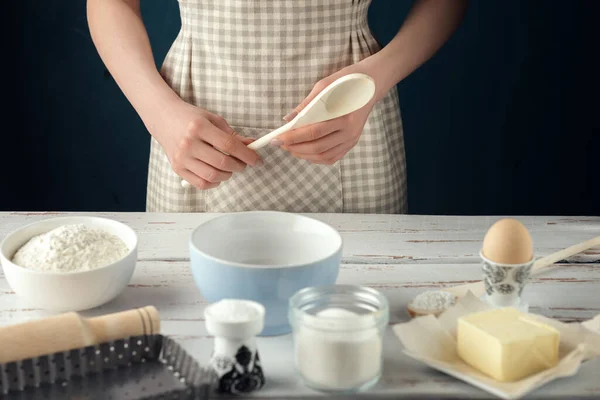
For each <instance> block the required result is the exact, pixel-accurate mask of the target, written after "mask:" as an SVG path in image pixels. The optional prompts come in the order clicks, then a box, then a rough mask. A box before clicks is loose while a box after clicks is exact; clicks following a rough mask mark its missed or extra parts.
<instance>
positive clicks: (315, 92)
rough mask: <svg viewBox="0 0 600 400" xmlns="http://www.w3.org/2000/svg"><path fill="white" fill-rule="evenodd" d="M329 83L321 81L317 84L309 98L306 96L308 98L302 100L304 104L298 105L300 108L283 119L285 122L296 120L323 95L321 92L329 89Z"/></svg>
mask: <svg viewBox="0 0 600 400" xmlns="http://www.w3.org/2000/svg"><path fill="white" fill-rule="evenodd" d="M327 85H328V84H327V82H325V81H319V82H317V84H316V85H315V86H313V88H312V90H311V91H310V93H309V94H308V96H306V98H305V99H304V100H302V102H301V103H300V104H298V106H296V108H294V109H293V110H292V111H291V112H290V113H289V114H288V115H286V116H285V117H283V120H284V121H286V122H290V121H291V120H293V119H294V118H296V115H298V113H299V112H300V111H302V110H304V108H305V107H306V106H307V105H308V104H309V103H310V102H311V101H312V100H313V99H314V98H315V97H317V95H318V94H319V93H321V91H322V90H323V89H325V88H326V87H327Z"/></svg>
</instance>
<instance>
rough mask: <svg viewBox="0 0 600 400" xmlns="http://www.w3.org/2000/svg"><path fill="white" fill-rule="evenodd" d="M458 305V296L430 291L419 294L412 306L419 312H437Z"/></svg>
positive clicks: (439, 291)
mask: <svg viewBox="0 0 600 400" xmlns="http://www.w3.org/2000/svg"><path fill="white" fill-rule="evenodd" d="M455 303H456V296H454V295H453V294H451V293H448V292H444V291H441V290H429V291H427V292H423V293H421V294H419V295H418V296H417V297H415V299H414V300H413V301H412V304H411V306H412V307H413V308H415V309H417V310H423V311H436V310H445V309H446V308H449V307H452V306H453V305H454V304H455Z"/></svg>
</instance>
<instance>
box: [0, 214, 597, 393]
mask: <svg viewBox="0 0 600 400" xmlns="http://www.w3.org/2000/svg"><path fill="white" fill-rule="evenodd" d="M70 215H81V214H70ZM84 215H98V216H103V217H108V218H112V219H115V220H118V221H121V222H124V223H126V224H128V225H129V226H131V227H132V228H134V229H135V230H136V232H137V233H138V235H139V240H140V243H139V260H138V265H137V268H136V271H135V273H134V275H133V278H132V280H131V282H130V284H129V286H128V288H127V289H126V291H125V292H124V293H123V294H122V295H121V296H120V297H118V298H117V299H115V300H114V301H112V302H111V303H109V304H107V305H105V306H103V307H100V308H98V309H95V310H91V311H88V312H85V313H84V315H85V316H93V315H99V314H105V313H110V312H117V311H121V310H124V309H129V308H134V307H141V306H144V305H149V304H151V305H154V306H156V307H157V308H158V309H159V311H160V314H161V320H162V331H163V334H166V335H170V336H172V337H174V338H176V339H177V340H178V341H179V342H180V343H181V344H182V345H183V346H184V347H185V348H186V349H187V350H188V351H189V352H190V353H191V354H193V355H194V356H195V357H196V358H197V359H198V360H199V361H200V362H206V361H207V359H208V357H209V355H210V351H211V349H212V339H211V338H210V337H209V336H208V335H207V333H206V330H205V328H204V321H203V308H204V305H205V304H206V303H205V301H204V300H203V298H202V296H201V294H200V293H199V291H198V290H197V288H196V286H195V285H194V282H193V279H192V276H191V273H190V270H189V266H188V259H189V257H188V251H187V243H188V242H187V241H188V237H189V235H190V233H191V231H192V229H193V228H194V227H196V226H197V225H198V224H200V223H201V222H202V221H205V220H207V219H208V218H212V217H214V215H211V214H152V213H93V214H90V213H86V214H84ZM55 216H58V214H55V213H0V238H3V237H4V236H5V235H6V234H7V233H9V232H10V231H12V230H14V229H16V228H17V227H19V226H21V225H23V224H27V223H30V222H33V221H37V220H40V219H43V218H49V217H55ZM312 216H313V217H315V218H317V219H320V220H322V221H324V222H327V223H329V224H331V225H332V226H333V227H335V228H336V229H338V230H339V231H340V232H341V234H342V236H343V238H344V258H343V265H342V267H341V271H340V277H339V280H338V283H350V284H360V285H366V286H370V287H373V288H377V289H379V290H381V291H382V292H384V293H385V294H386V295H387V296H388V298H389V301H390V306H391V322H390V324H395V323H397V322H400V321H405V320H407V319H408V316H407V315H406V313H405V311H404V310H405V306H406V304H407V303H408V302H409V301H410V300H411V299H412V298H413V297H414V296H415V295H417V294H418V293H420V292H421V291H423V290H428V289H434V288H440V287H443V286H451V285H456V284H460V283H464V282H470V281H476V280H479V279H480V276H481V275H480V266H479V264H478V261H479V260H478V256H477V255H478V251H479V248H480V245H481V241H482V239H483V236H484V235H485V232H486V231H487V229H488V228H489V226H490V225H491V224H492V223H493V222H494V221H495V220H497V219H498V217H453V216H390V215H351V214H338V215H333V214H332V215H324V214H316V215H312ZM518 218H519V219H520V220H521V221H522V222H523V223H524V224H525V225H526V226H527V227H528V229H529V230H530V233H531V235H532V238H533V240H534V245H535V251H536V255H537V256H543V255H546V254H549V253H551V252H554V251H557V250H560V249H562V248H565V247H567V246H570V245H572V244H575V243H579V242H582V241H584V240H587V239H590V238H592V237H595V236H598V235H600V217H518ZM599 263H600V249H595V250H590V251H588V252H586V253H585V254H583V255H581V256H577V257H574V258H572V259H570V260H565V262H561V263H559V264H557V265H556V267H554V268H552V269H550V270H549V271H548V272H546V273H544V274H542V275H540V276H537V277H535V278H533V280H532V282H531V283H530V285H529V286H528V287H527V289H526V291H525V292H524V296H526V298H527V300H528V301H529V303H530V305H531V306H532V309H531V310H532V311H533V312H537V313H540V314H543V315H546V316H550V317H553V318H557V319H560V320H564V321H581V320H584V319H589V318H592V317H593V316H595V315H596V314H599V313H600V264H599ZM47 315H49V313H47V312H45V311H42V310H39V309H34V308H31V307H30V306H28V305H27V304H26V303H25V302H24V301H23V300H21V299H20V298H18V297H17V296H16V295H15V294H14V292H12V291H11V289H10V288H9V286H8V284H7V282H6V280H5V279H4V275H2V274H0V325H6V324H13V323H17V322H21V321H25V320H29V319H33V318H40V317H44V316H47ZM258 344H259V348H260V351H261V358H262V360H263V365H264V368H265V374H266V376H267V379H268V384H267V386H266V387H265V388H264V389H263V390H262V391H261V392H259V394H258V396H255V397H259V398H261V397H262V398H271V397H272V398H310V397H317V396H321V394H320V393H317V392H314V391H312V390H310V389H308V388H306V387H305V386H304V385H303V384H302V382H301V381H300V379H299V378H298V376H297V375H296V374H295V372H294V367H293V361H292V360H293V358H292V342H291V336H290V335H286V336H280V337H275V338H259V341H258ZM384 346H385V347H386V351H385V363H384V374H383V378H382V379H381V381H380V382H379V384H378V385H377V386H376V387H375V388H373V389H372V390H371V391H370V392H368V393H366V394H365V395H366V396H367V397H393V398H396V397H400V396H405V397H407V398H424V397H427V398H449V397H452V398H488V397H490V396H489V395H487V394H486V393H485V392H483V391H481V390H479V389H476V388H474V387H472V386H470V385H468V384H466V383H463V382H461V381H458V380H456V379H454V378H452V377H450V376H447V375H445V374H442V373H438V372H436V371H434V370H432V369H430V368H428V367H426V366H424V365H422V364H420V363H419V362H417V361H414V360H412V359H409V358H408V357H406V356H404V355H403V353H402V352H401V350H402V345H401V344H400V342H399V341H398V339H397V338H396V337H395V336H394V335H393V333H392V332H391V329H388V332H387V334H386V338H385V342H384ZM599 371H600V360H594V361H591V362H588V363H586V364H585V365H583V367H582V368H581V370H580V372H579V373H578V374H577V375H576V376H574V377H571V378H563V379H559V380H557V381H554V382H552V383H550V384H548V385H547V386H544V387H543V388H541V389H539V390H537V391H535V392H534V393H532V394H531V395H530V396H529V398H561V399H562V398H567V397H588V398H600V379H599V378H600V373H599Z"/></svg>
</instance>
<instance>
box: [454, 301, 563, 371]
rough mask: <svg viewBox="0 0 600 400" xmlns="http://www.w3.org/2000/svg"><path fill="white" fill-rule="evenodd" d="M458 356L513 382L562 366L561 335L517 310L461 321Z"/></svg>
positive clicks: (468, 316)
mask: <svg viewBox="0 0 600 400" xmlns="http://www.w3.org/2000/svg"><path fill="white" fill-rule="evenodd" d="M457 342H458V355H459V356H460V358H462V359H463V361H465V362H466V363H467V364H469V365H471V366H472V367H474V368H476V369H478V370H479V371H481V372H482V373H484V374H486V375H489V376H491V377H492V378H494V379H495V380H497V381H501V382H513V381H517V380H519V379H522V378H525V377H527V376H529V375H532V374H534V373H536V372H539V371H542V370H545V369H547V368H550V367H553V366H555V365H556V364H557V363H558V345H559V343H560V333H559V332H558V331H557V330H556V329H554V328H553V327H551V326H548V325H546V324H543V323H541V322H538V321H535V320H534V319H532V318H531V317H529V316H528V315H527V314H523V313H521V312H520V311H518V310H516V309H514V308H501V309H494V310H490V311H484V312H479V313H475V314H470V315H466V316H464V317H461V318H459V320H458V327H457Z"/></svg>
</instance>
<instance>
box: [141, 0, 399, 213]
mask: <svg viewBox="0 0 600 400" xmlns="http://www.w3.org/2000/svg"><path fill="white" fill-rule="evenodd" d="M369 3H370V0H219V1H215V0H180V1H179V5H180V11H181V23H182V24H181V25H182V27H181V31H180V33H179V35H178V36H177V38H176V40H175V42H174V43H173V45H172V47H171V49H170V50H169V52H168V54H167V56H166V58H165V61H164V63H163V66H162V68H161V73H162V75H163V77H164V79H165V80H166V82H167V83H168V84H169V85H170V86H171V87H172V88H173V89H174V90H175V91H176V92H177V93H178V94H179V95H180V96H181V98H182V99H184V100H185V101H187V102H189V103H191V104H194V105H196V106H198V107H201V108H203V109H205V110H208V111H210V112H213V113H215V114H218V115H221V116H222V117H224V118H225V119H226V120H227V122H228V123H229V124H230V125H231V126H232V128H234V129H235V130H236V132H237V133H239V134H241V135H243V136H248V137H252V138H258V137H260V136H262V135H264V134H266V133H268V132H270V131H271V130H273V129H275V128H278V127H279V126H281V125H282V124H283V123H284V121H283V120H282V117H283V116H284V115H286V114H287V113H288V112H290V111H291V110H292V109H293V108H295V107H296V106H297V105H298V103H300V102H301V101H302V100H303V99H304V98H305V97H306V96H307V95H308V93H309V92H310V91H311V89H312V87H313V85H314V84H315V83H316V82H317V81H319V80H320V79H322V78H324V77H326V76H328V75H330V74H332V73H334V72H336V71H338V70H340V69H342V68H344V67H346V66H348V65H351V64H354V63H356V62H358V61H360V60H362V59H364V58H366V57H368V56H369V55H371V54H373V53H375V52H377V51H379V50H380V45H379V44H378V43H377V41H376V40H375V39H374V38H373V36H372V35H371V32H370V30H369V27H368V24H367V11H368V8H369ZM259 154H260V155H261V156H262V157H263V159H264V161H265V165H264V166H262V167H256V168H252V167H248V168H246V170H245V171H243V172H241V173H234V175H233V177H232V178H230V179H229V180H228V181H226V182H223V183H221V185H220V186H219V187H218V188H216V189H211V190H204V191H203V190H198V189H196V188H193V187H192V188H183V187H182V186H181V184H180V182H181V178H180V177H179V176H177V175H176V174H175V173H174V172H173V170H172V168H171V166H170V164H169V161H168V159H167V157H166V155H165V154H164V152H163V150H162V149H161V147H160V145H159V144H158V143H157V142H156V141H155V140H154V139H152V142H151V151H150V162H149V172H148V192H147V205H146V208H147V210H148V211H162V212H235V211H247V210H278V211H288V212H306V213H310V212H332V213H341V212H345V213H390V214H395V213H404V212H406V208H407V205H406V168H405V153H404V139H403V132H402V121H401V117H400V110H399V106H398V93H397V91H396V89H395V88H394V89H393V90H391V91H390V92H389V93H388V94H387V95H386V97H385V98H384V99H382V100H381V101H380V102H379V103H377V104H376V105H375V107H374V108H373V110H372V112H371V114H370V116H369V119H368V121H367V123H366V125H365V127H364V131H363V134H362V136H361V138H360V140H359V142H358V144H357V145H356V146H355V147H354V148H353V149H352V150H351V151H350V152H349V153H348V154H347V155H346V156H345V157H344V158H343V159H342V160H341V161H339V162H337V163H336V164H335V165H333V166H326V165H313V164H311V163H309V162H308V161H304V160H299V159H296V158H295V157H293V156H291V155H290V154H289V153H288V152H286V151H284V150H282V149H280V148H277V147H274V146H266V147H264V148H262V149H261V150H259Z"/></svg>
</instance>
